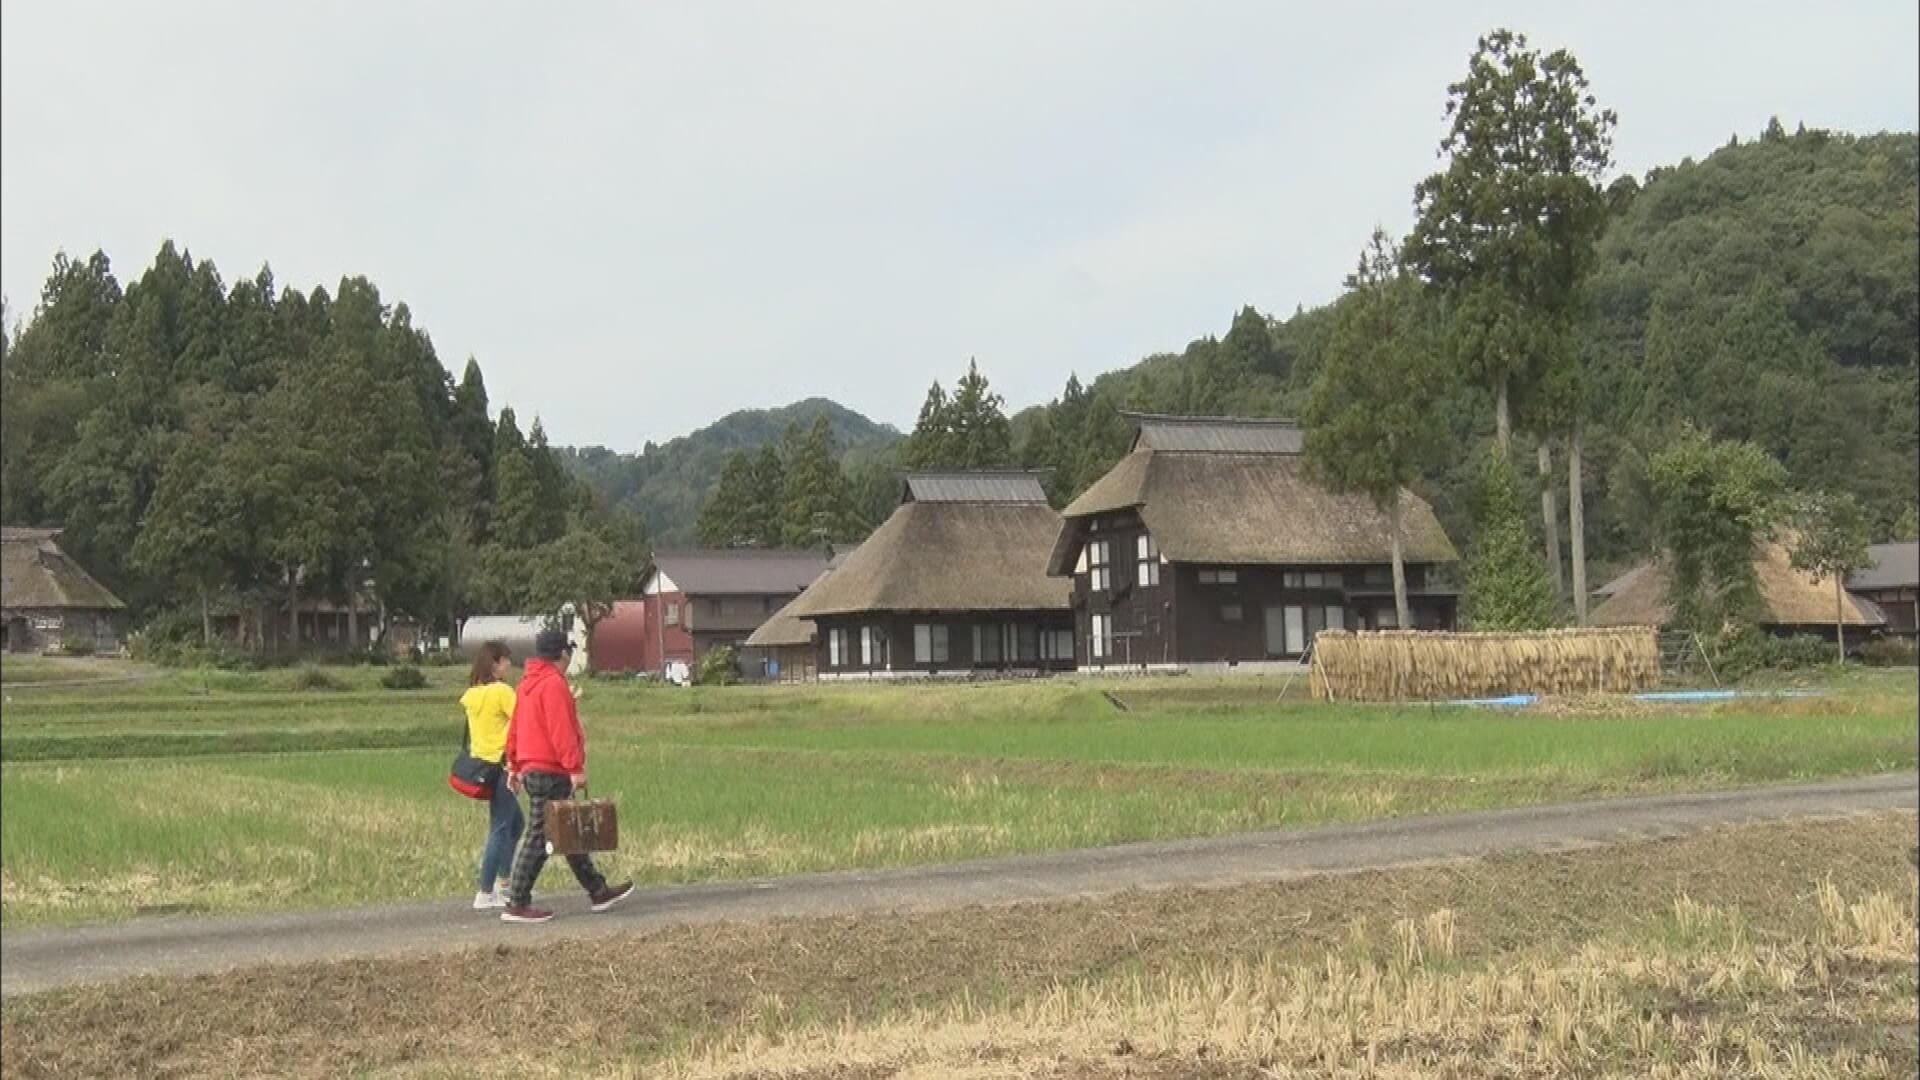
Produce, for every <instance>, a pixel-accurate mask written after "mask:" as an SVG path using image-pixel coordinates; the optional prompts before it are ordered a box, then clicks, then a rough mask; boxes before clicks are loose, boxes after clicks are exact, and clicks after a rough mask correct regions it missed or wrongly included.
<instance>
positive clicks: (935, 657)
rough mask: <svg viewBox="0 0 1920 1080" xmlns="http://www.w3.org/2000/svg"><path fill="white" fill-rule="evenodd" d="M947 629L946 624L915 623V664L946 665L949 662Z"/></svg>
mask: <svg viewBox="0 0 1920 1080" xmlns="http://www.w3.org/2000/svg"><path fill="white" fill-rule="evenodd" d="M947 642H948V639H947V627H946V624H945V623H915V624H914V627H913V662H914V663H916V664H944V663H946V662H947V657H948V655H949V654H948V648H947Z"/></svg>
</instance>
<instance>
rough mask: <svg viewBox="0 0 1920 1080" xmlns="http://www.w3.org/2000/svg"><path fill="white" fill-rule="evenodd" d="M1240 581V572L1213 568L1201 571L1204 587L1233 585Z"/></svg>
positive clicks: (1201, 580)
mask: <svg viewBox="0 0 1920 1080" xmlns="http://www.w3.org/2000/svg"><path fill="white" fill-rule="evenodd" d="M1239 580H1240V571H1238V570H1225V569H1220V568H1217V567H1216V568H1212V569H1207V570H1202V571H1200V584H1202V585H1232V584H1235V583H1237V582H1238V581H1239Z"/></svg>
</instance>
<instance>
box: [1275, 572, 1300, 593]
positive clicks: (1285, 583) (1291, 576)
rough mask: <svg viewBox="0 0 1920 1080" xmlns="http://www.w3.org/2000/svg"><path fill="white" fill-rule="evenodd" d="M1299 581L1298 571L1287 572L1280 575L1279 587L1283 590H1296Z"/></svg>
mask: <svg viewBox="0 0 1920 1080" xmlns="http://www.w3.org/2000/svg"><path fill="white" fill-rule="evenodd" d="M1300 581H1301V577H1300V571H1298V570H1289V571H1287V572H1286V573H1284V574H1281V575H1280V587H1281V588H1283V589H1297V588H1299V587H1300Z"/></svg>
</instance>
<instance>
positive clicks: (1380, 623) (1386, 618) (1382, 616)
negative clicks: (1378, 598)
mask: <svg viewBox="0 0 1920 1080" xmlns="http://www.w3.org/2000/svg"><path fill="white" fill-rule="evenodd" d="M1399 627H1400V613H1399V612H1398V611H1395V610H1394V609H1392V608H1381V609H1380V610H1378V611H1376V612H1374V613H1373V628H1374V629H1375V630H1397V629H1399Z"/></svg>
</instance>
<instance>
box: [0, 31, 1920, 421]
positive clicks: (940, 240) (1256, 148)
mask: <svg viewBox="0 0 1920 1080" xmlns="http://www.w3.org/2000/svg"><path fill="white" fill-rule="evenodd" d="M1332 7H1334V5H1312V6H1310V5H1304V4H1281V3H1270V2H1249V3H1235V2H1226V0H1195V2H1191V3H1171V2H1162V3H1156V4H1144V3H1128V2H1111V3H1097V4H1096V3H1078V2H1065V0H1058V2H1053V0H1049V2H1042V3H1037V4H1036V3H1011V2H1000V0H976V2H973V3H967V4H944V5H933V4H899V3H886V2H865V0H862V2H857V3H856V2H839V3H829V2H815V3H807V4H793V3H772V2H768V3H741V2H721V3H711V4H684V5H657V4H618V5H616V4H610V3H580V4H568V5H560V6H557V7H554V6H548V7H545V8H542V9H541V10H540V11H539V13H538V14H535V13H534V11H533V9H532V8H531V7H529V6H525V5H493V4H485V3H476V4H453V3H443V4H420V3H404V2H397V3H371V2H368V3H358V4H299V5H283V4H259V3H252V2H248V3H216V2H195V3H190V4H168V5H158V4H135V3H131V2H127V3H113V4H101V3H90V2H76V0H58V2H34V0H8V3H7V4H6V6H5V7H4V9H0V289H3V290H4V292H5V295H6V297H7V300H8V304H9V316H10V317H15V316H20V315H24V314H27V313H29V312H30V311H31V309H32V306H33V303H34V301H35V299H36V298H37V297H38V294H39V289H40V285H41V283H42V282H43V281H44V280H45V277H46V274H47V269H48V267H49V265H50V263H51V261H52V259H53V255H54V253H55V252H56V251H59V250H65V251H67V252H68V253H70V254H73V255H76V256H79V255H84V254H87V253H91V252H92V251H94V250H95V249H104V250H105V251H106V252H107V253H108V255H109V256H111V257H112V259H113V260H114V265H115V269H116V272H117V274H118V275H119V276H120V278H121V280H122V282H123V283H125V282H126V281H128V280H131V279H132V278H134V277H137V276H138V274H139V272H140V271H141V270H142V269H144V268H145V267H146V266H147V265H148V264H150V263H151V261H152V257H153V254H154V252H155V251H157V250H158V249H159V247H160V244H161V242H162V241H163V240H165V239H167V238H172V239H173V240H174V241H175V242H176V243H177V244H178V245H180V246H181V247H183V248H185V249H187V250H189V251H190V252H191V253H192V254H193V255H194V256H195V257H196V258H199V259H212V260H213V262H214V263H215V264H216V265H217V266H218V267H219V268H220V271H221V273H222V276H223V277H224V278H225V280H227V281H228V282H229V283H231V282H233V281H235V280H237V279H238V278H240V277H243V276H248V277H250V276H252V274H253V273H254V272H255V271H256V270H258V269H259V267H260V266H261V265H262V264H263V263H268V264H271V266H272V268H273V271H274V275H275V278H276V280H277V281H278V282H279V283H280V284H281V285H282V286H283V287H289V286H290V287H298V288H301V289H303V290H304V289H311V288H312V287H313V286H314V285H326V286H327V287H328V289H329V290H330V291H331V290H332V289H333V288H334V286H335V284H336V283H337V282H338V281H339V279H340V278H341V277H342V276H346V275H354V274H363V275H365V276H366V277H368V278H369V279H370V280H372V281H373V282H374V283H375V284H376V285H377V286H379V288H380V290H381V294H382V296H383V297H384V298H385V299H386V300H387V301H388V302H389V303H393V302H400V301H404V302H405V303H406V304H407V305H408V307H409V308H410V309H411V310H412V312H413V318H414V322H415V324H416V325H418V326H422V327H424V328H425V329H426V330H427V331H428V332H429V333H430V334H431V335H432V337H433V341H434V344H435V347H436V349H437V350H438V352H439V355H440V358H441V360H442V361H443V362H444V363H446V364H447V365H448V366H449V367H450V368H452V369H454V370H455V371H456V372H458V370H459V369H460V368H461V367H462V366H463V364H464V362H465V360H466V358H467V357H468V356H472V357H475V358H477V359H478V360H479V362H480V365H481V368H482V370H483V371H484V372H485V375H486V379H487V384H488V389H489V393H490V395H491V397H492V399H493V402H494V404H495V406H496V407H497V406H498V405H499V404H501V403H503V402H505V403H508V404H511V405H513V406H514V409H515V411H516V412H517V413H518V414H519V415H520V417H521V422H522V423H523V424H525V423H527V422H528V420H529V418H530V417H531V416H533V415H538V416H540V417H541V418H542V419H543V421H544V423H545V425H546V428H547V431H548V433H549V436H550V437H551V438H552V439H553V441H554V442H556V443H570V444H577V445H588V444H601V445H605V446H609V447H612V448H614V449H618V450H629V451H631V450H637V449H639V448H640V446H641V445H642V444H643V443H644V442H645V441H647V440H650V439H651V440H656V441H659V440H664V439H666V438H669V437H672V436H674V435H678V434H683V433H685V432H687V431H690V430H692V429H694V428H697V427H700V426H702V425H704V424H706V423H709V422H711V421H712V420H714V419H716V418H718V417H719V416H721V415H723V414H725V413H727V412H730V411H732V410H734V409H739V408H754V407H768V406H774V405H780V404H784V403H787V402H791V401H795V400H798V399H800V398H804V397H810V396H814V395H824V396H829V397H833V398H835V399H837V400H839V401H841V402H842V403H844V404H846V405H849V406H851V407H853V408H855V409H858V410H860V411H862V412H864V413H866V414H868V415H869V416H872V417H874V418H875V419H878V420H883V421H887V422H891V423H894V424H896V425H899V426H901V427H903V428H904V427H909V426H911V423H912V421H913V417H914V415H915V413H916V411H917V409H918V407H919V404H920V401H921V399H922V398H923V397H924V396H925V394H926V390H927V386H928V384H929V383H931V382H932V381H934V380H935V379H938V380H940V381H941V382H942V383H944V384H946V385H948V386H951V384H952V382H953V380H954V378H955V377H956V376H958V375H959V374H961V373H962V372H964V371H965V369H966V365H967V362H968V360H969V358H975V359H977V360H978V362H979V364H980V367H981V370H982V371H983V372H985V373H986V375H987V376H988V378H989V379H990V380H991V381H992V383H993V385H994V387H995V389H996V390H998V391H999V392H1000V393H1002V394H1003V395H1004V396H1005V398H1006V400H1007V403H1008V405H1009V407H1010V411H1011V409H1014V408H1019V407H1024V406H1026V405H1031V404H1036V403H1039V402H1044V401H1046V400H1048V399H1050V398H1052V397H1053V396H1055V395H1057V394H1058V393H1059V390H1060V387H1061V385H1062V384H1063V383H1064V382H1065V381H1066V378H1067V375H1068V373H1069V372H1077V373H1078V374H1079V375H1080V376H1081V378H1082V379H1087V378H1089V377H1090V376H1092V375H1095V374H1098V373H1099V372H1102V371H1108V370H1112V369H1115V368H1120V367H1125V366H1127V365H1129V364H1132V363H1134V362H1135V361H1137V360H1139V359H1140V358H1142V357H1144V356H1147V355H1149V354H1152V353H1155V352H1162V351H1178V350H1179V349H1181V348H1184V347H1185V345H1186V344H1187V342H1189V341H1191V340H1193V339H1195V338H1198V337H1201V336H1204V335H1206V334H1222V333H1225V331H1226V329H1227V326H1228V324H1229V322H1230V321H1231V319H1232V316H1233V313H1234V312H1235V311H1237V310H1238V309H1239V308H1240V307H1241V306H1242V305H1244V304H1252V305H1254V306H1255V307H1256V308H1258V309H1260V310H1261V311H1263V312H1268V313H1271V314H1276V315H1280V316H1285V315H1288V314H1291V313H1292V312H1293V311H1294V310H1295V308H1296V307H1298V306H1301V305H1305V306H1309V307H1310V306H1313V305H1316V304H1320V303H1324V302H1326V301H1328V300H1329V299H1331V298H1332V297H1333V296H1334V295H1336V294H1337V293H1338V291H1339V288H1340V280H1341V278H1342V276H1343V275H1344V274H1345V273H1346V272H1347V271H1348V270H1349V269H1350V267H1351V266H1352V264H1353V262H1354V261H1355V259H1356V257H1357V255H1358V252H1359V250H1360V248H1361V246H1362V245H1363V244H1364V242H1365V241H1366V239H1367V235H1368V233H1369V232H1370V231H1371V230H1372V228H1373V227H1374V226H1375V224H1381V225H1384V226H1385V227H1386V228H1388V229H1389V230H1390V231H1392V232H1394V233H1396V234H1398V233H1401V232H1404V231H1405V229H1406V228H1407V227H1408V226H1409V225H1410V224H1411V221H1412V197H1411V193H1412V189H1413V185H1414V184H1415V183H1416V182H1417V181H1418V180H1419V179H1420V178H1421V177H1422V176H1424V175H1426V174H1427V173H1429V172H1432V171H1434V169H1435V168H1436V167H1437V162H1436V157H1435V150H1436V148H1437V145H1438V142H1439V139H1440V137H1441V135H1442V134H1443V130H1444V120H1443V113H1442V110H1443V108H1444V105H1445V100H1446V86H1447V84H1448V83H1449V82H1451V81H1453V80H1455V79H1458V78H1459V77H1460V76H1461V75H1462V74H1463V73H1464V71H1465V68H1466V61H1467V57H1468V55H1469V53H1470V52H1471V51H1472V49H1473V45H1474V42H1475V39H1476V38H1477V37H1478V36H1479V35H1480V34H1481V33H1484V32H1485V31H1487V30H1490V29H1492V28H1494V27H1498V26H1509V27H1512V28H1514V29H1516V30H1520V31H1522V32H1524V33H1526V34H1527V35H1528V36H1529V37H1530V39H1531V40H1532V43H1533V44H1534V45H1536V46H1539V47H1542V48H1547V49H1552V48H1566V49H1569V50H1571V51H1572V52H1573V53H1574V54H1575V55H1576V56H1577V57H1578V58H1579V59H1580V61H1581V63H1582V65H1583V66H1584V67H1585V69H1586V71H1587V74H1588V77H1589V79H1590V80H1591V83H1592V88H1593V92H1594V93H1595V95H1596V96H1597V97H1598V98H1599V100H1600V102H1601V104H1603V105H1605V106H1608V107H1611V108H1613V109H1614V110H1615V111H1616V112H1618V114H1619V118H1620V119H1619V128H1618V131H1617V133H1616V139H1615V156H1616V158H1617V161H1618V171H1622V172H1631V173H1634V174H1643V173H1644V172H1645V171H1646V170H1647V169H1649V168H1651V167H1653V166H1656V165H1664V164H1672V163H1674V162H1677V161H1678V160H1679V159H1681V158H1682V157H1684V156H1687V155H1692V156H1694V157H1703V156H1705V155H1706V154H1708V153H1710V152H1711V151H1712V150H1713V149H1714V148H1716V147H1718V146H1721V145H1723V144H1725V143H1726V142H1727V140H1728V138H1729V136H1731V135H1734V134H1738V135H1740V136H1741V137H1742V138H1748V137H1752V136H1755V135H1757V134H1758V133H1759V132H1760V131H1761V130H1762V129H1763V128H1764V127H1765V126H1766V123H1767V120H1768V118H1769V117H1771V116H1775V115H1778V116H1779V117H1780V118H1781V120H1782V122H1783V123H1785V124H1786V125H1787V127H1788V128H1789V129H1791V128H1792V127H1793V126H1794V125H1795V124H1796V123H1800V122H1804V123H1806V124H1807V125H1808V126H1809V127H1827V128H1832V129H1836V130H1843V131H1853V132H1861V133H1866V132H1875V131H1890V130H1891V131H1912V130H1915V128H1916V126H1920V125H1917V120H1920V118H1917V117H1916V112H1917V111H1920V105H1917V104H1916V102H1917V101H1920V47H1917V46H1916V39H1920V12H1917V11H1916V5H1915V4H1913V3H1912V2H1911V0H1885V2H1878V3H1846V2H1836V3H1826V4H1820V5H1810V4H1806V3H1804V2H1779V0H1754V2H1751V3H1747V4H1743V5H1738V6H1735V5H1730V4H1704V3H1692V4H1689V3H1673V2H1670V0H1669V2H1664V3H1639V2H1628V3H1617V4H1605V5H1602V4H1592V3H1579V4H1572V3H1569V4H1551V5H1550V4H1541V3H1535V4H1520V3H1471V2H1464V3H1448V4H1422V3H1393V4H1388V3H1354V4H1347V5H1340V6H1339V7H1340V10H1338V11H1333V10H1330V9H1331V8H1332Z"/></svg>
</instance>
